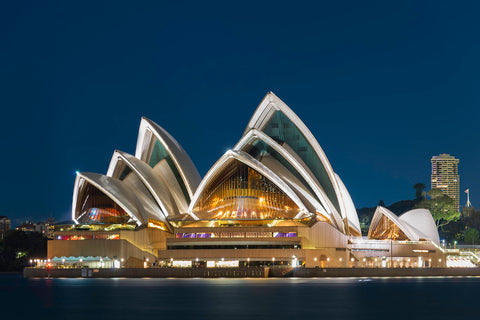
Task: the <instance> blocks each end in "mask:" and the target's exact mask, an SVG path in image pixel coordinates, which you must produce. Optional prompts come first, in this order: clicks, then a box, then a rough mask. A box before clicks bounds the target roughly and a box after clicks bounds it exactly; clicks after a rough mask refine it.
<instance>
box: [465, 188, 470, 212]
mask: <svg viewBox="0 0 480 320" xmlns="http://www.w3.org/2000/svg"><path fill="white" fill-rule="evenodd" d="M465 193H466V194H467V204H466V205H465V208H470V207H471V206H472V203H471V202H470V189H467V190H465Z"/></svg>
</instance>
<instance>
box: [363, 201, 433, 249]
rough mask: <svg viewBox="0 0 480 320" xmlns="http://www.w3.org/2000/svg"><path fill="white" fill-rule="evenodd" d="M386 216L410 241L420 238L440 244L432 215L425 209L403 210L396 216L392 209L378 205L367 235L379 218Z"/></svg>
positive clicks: (375, 225)
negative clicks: (403, 211)
mask: <svg viewBox="0 0 480 320" xmlns="http://www.w3.org/2000/svg"><path fill="white" fill-rule="evenodd" d="M383 216H386V217H387V218H388V219H390V221H392V222H393V223H394V224H395V225H397V226H398V227H399V228H400V230H402V232H403V233H405V235H406V236H407V238H408V239H409V240H411V241H419V240H421V239H427V240H431V241H433V242H434V243H436V244H438V245H439V244H440V237H439V236H438V230H437V227H436V225H435V221H434V220H433V217H432V215H431V213H430V211H428V210H427V209H414V210H410V211H407V212H405V213H404V214H402V215H401V216H400V217H397V216H396V215H395V214H394V213H393V212H392V211H390V210H388V209H387V208H384V207H381V206H378V207H377V210H375V214H374V215H373V218H372V222H371V223H370V229H369V231H368V235H369V236H370V234H371V233H372V232H373V231H374V230H375V228H376V227H377V226H378V223H379V222H380V220H381V218H382V217H383Z"/></svg>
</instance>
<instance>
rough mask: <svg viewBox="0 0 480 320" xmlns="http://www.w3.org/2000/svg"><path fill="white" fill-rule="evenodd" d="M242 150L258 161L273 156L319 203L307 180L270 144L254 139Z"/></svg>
mask: <svg viewBox="0 0 480 320" xmlns="http://www.w3.org/2000/svg"><path fill="white" fill-rule="evenodd" d="M244 151H245V152H247V153H248V154H250V155H251V156H252V157H254V158H255V159H257V160H258V161H260V162H262V158H263V157H266V156H271V157H272V158H274V159H275V160H277V161H278V162H280V163H281V164H282V165H283V166H284V167H285V168H286V169H287V170H288V171H289V172H290V173H291V174H293V175H294V176H295V178H297V179H298V181H300V182H301V183H302V185H303V186H305V188H307V190H308V191H309V192H310V194H311V196H312V197H314V198H315V199H316V200H317V201H318V203H321V202H320V199H318V197H317V195H316V194H315V192H314V191H313V190H312V188H311V187H310V185H309V184H308V183H307V181H305V179H304V178H303V176H302V175H301V174H300V173H299V172H298V171H297V169H295V168H294V167H293V166H292V165H291V164H290V162H288V161H287V159H285V158H284V157H283V156H282V155H281V154H280V153H278V152H277V151H276V150H275V149H273V148H272V147H271V146H269V145H268V144H266V143H265V142H263V141H261V140H258V139H256V140H254V141H252V142H250V143H249V144H248V145H247V146H246V148H245V149H244Z"/></svg>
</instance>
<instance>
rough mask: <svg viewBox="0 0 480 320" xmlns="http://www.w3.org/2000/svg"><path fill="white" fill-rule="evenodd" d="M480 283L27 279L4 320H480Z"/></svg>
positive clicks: (0, 282)
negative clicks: (11, 318)
mask: <svg viewBox="0 0 480 320" xmlns="http://www.w3.org/2000/svg"><path fill="white" fill-rule="evenodd" d="M479 289H480V278H448V277H446V278H402V279H399V278H385V279H360V278H337V279H333V278H331V279H298V278H287V279H146V278H143V279H23V278H22V277H21V276H12V275H1V276H0V305H1V311H0V319H8V318H9V317H15V318H16V319H27V318H29V319H38V318H41V319H89V318H92V319H93V318H95V319H137V318H138V319H145V317H148V318H150V319H164V318H165V317H166V318H167V319H169V320H175V319H195V320H197V319H384V318H385V319H457V318H463V319H480V316H479V315H478V312H477V310H478V305H479V304H478V301H479V297H478V296H479V294H478V292H479Z"/></svg>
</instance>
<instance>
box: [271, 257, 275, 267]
mask: <svg viewBox="0 0 480 320" xmlns="http://www.w3.org/2000/svg"><path fill="white" fill-rule="evenodd" d="M272 262H273V266H275V258H272Z"/></svg>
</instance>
